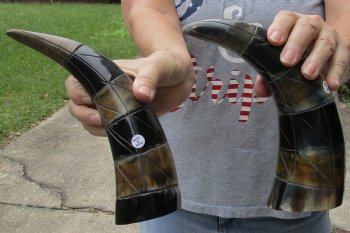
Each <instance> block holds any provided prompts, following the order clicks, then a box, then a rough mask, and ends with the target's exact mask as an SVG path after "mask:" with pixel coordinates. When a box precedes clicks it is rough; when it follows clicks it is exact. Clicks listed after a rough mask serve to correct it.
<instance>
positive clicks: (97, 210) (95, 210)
mask: <svg viewBox="0 0 350 233" xmlns="http://www.w3.org/2000/svg"><path fill="white" fill-rule="evenodd" d="M0 204H1V205H9V206H17V207H25V208H36V209H47V210H59V211H76V212H88V213H93V214H101V213H102V214H106V215H114V214H115V212H114V211H109V210H104V209H101V208H97V207H69V206H61V207H60V208H58V207H48V206H40V205H30V204H17V203H9V202H3V201H0Z"/></svg>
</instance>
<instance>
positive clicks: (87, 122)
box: [65, 76, 106, 136]
mask: <svg viewBox="0 0 350 233" xmlns="http://www.w3.org/2000/svg"><path fill="white" fill-rule="evenodd" d="M65 84H66V89H67V94H68V96H69V98H70V100H69V102H68V105H69V111H70V113H71V114H72V116H73V117H74V118H76V119H77V120H79V121H80V122H82V124H83V127H84V129H86V130H87V131H88V132H89V133H90V134H92V135H95V136H106V130H105V129H104V127H103V125H102V122H101V118H100V116H99V114H98V112H97V110H96V109H95V108H94V107H93V105H92V104H93V103H92V100H91V98H90V97H89V95H88V94H87V93H86V91H85V89H84V88H83V87H82V86H81V84H80V83H79V81H78V80H77V79H76V78H74V77H73V76H70V77H69V78H68V79H67V80H66V82H65Z"/></svg>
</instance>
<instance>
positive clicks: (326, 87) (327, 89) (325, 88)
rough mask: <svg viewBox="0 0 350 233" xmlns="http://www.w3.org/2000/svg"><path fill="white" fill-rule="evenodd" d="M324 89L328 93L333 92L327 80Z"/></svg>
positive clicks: (324, 82)
mask: <svg viewBox="0 0 350 233" xmlns="http://www.w3.org/2000/svg"><path fill="white" fill-rule="evenodd" d="M323 89H324V91H325V92H326V93H328V94H329V93H331V89H330V88H329V86H328V84H327V82H326V81H323Z"/></svg>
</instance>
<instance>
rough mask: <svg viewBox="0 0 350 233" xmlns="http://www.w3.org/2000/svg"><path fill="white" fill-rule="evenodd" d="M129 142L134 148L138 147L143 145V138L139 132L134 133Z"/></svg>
mask: <svg viewBox="0 0 350 233" xmlns="http://www.w3.org/2000/svg"><path fill="white" fill-rule="evenodd" d="M131 144H132V146H133V147H135V148H136V149H140V148H142V147H143V146H144V145H145V138H144V137H143V136H142V135H140V134H136V135H134V136H133V137H132V139H131Z"/></svg>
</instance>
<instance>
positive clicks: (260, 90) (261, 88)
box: [254, 75, 271, 97]
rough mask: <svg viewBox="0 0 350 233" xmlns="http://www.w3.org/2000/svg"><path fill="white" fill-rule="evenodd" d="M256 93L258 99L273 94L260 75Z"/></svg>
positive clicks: (255, 86) (257, 80)
mask: <svg viewBox="0 0 350 233" xmlns="http://www.w3.org/2000/svg"><path fill="white" fill-rule="evenodd" d="M254 92H255V94H256V95H257V96H258V97H269V96H271V92H270V89H269V87H268V86H267V83H266V80H265V79H263V78H262V77H261V76H260V75H258V76H257V77H256V81H255V85H254Z"/></svg>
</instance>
